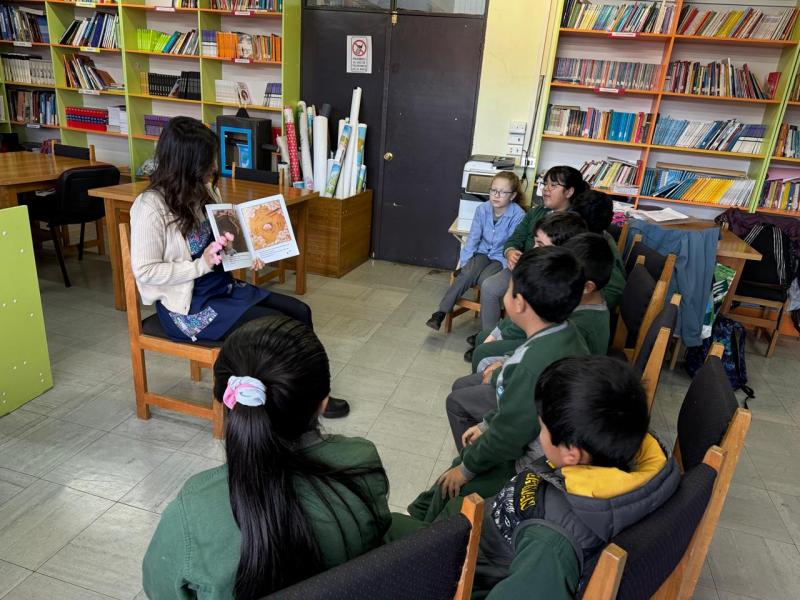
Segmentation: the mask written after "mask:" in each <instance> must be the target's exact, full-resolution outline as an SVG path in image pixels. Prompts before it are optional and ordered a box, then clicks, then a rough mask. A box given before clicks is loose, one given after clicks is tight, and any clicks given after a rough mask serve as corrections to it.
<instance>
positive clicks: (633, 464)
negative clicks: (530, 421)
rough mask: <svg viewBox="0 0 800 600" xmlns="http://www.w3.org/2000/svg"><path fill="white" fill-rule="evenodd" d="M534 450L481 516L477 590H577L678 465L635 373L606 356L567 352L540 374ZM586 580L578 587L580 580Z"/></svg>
mask: <svg viewBox="0 0 800 600" xmlns="http://www.w3.org/2000/svg"><path fill="white" fill-rule="evenodd" d="M531 396H533V397H532V398H531V399H532V400H533V399H535V403H536V408H537V411H538V421H539V425H538V426H537V429H539V427H541V430H540V431H541V432H540V433H539V440H538V441H539V445H540V452H539V457H538V458H537V459H536V460H535V461H534V462H533V463H532V464H531V465H530V466H529V467H528V468H526V469H524V470H522V471H520V472H519V473H518V474H517V475H516V476H515V477H513V478H512V479H511V480H510V481H509V482H508V483H507V484H506V485H505V486H504V487H503V488H502V489H501V490H500V493H498V494H497V496H496V497H495V499H494V503H493V505H492V507H491V510H487V511H486V513H485V515H484V522H483V529H482V532H481V540H480V550H479V554H478V564H477V569H476V575H475V588H474V591H473V596H472V597H473V598H484V597H487V596H486V594H487V592H489V594H488V598H489V599H491V600H505V599H509V600H511V599H512V598H513V599H516V598H527V597H530V594H531V590H536V597H537V598H547V599H548V600H553V599H558V600H560V599H566V598H575V597H576V595H577V593H578V592H579V583H580V584H585V580H587V579H588V576H589V575H590V572H589V571H590V570H589V569H586V572H584V570H583V567H584V565H586V564H588V563H589V562H591V561H592V560H593V558H594V557H595V556H596V555H597V553H598V552H600V551H601V550H602V548H603V547H604V546H605V545H606V544H608V542H609V540H610V539H611V538H612V537H614V536H615V535H617V534H618V533H619V532H620V531H622V530H623V529H625V528H626V527H630V526H631V525H633V524H634V523H636V522H637V521H640V520H641V519H643V518H645V517H646V516H647V515H648V514H650V513H652V512H653V511H655V510H656V509H657V508H658V507H659V506H661V505H662V504H663V503H664V502H666V501H667V499H669V497H670V496H671V495H672V494H673V493H674V492H675V490H676V489H677V487H678V482H679V480H680V473H679V470H678V466H677V464H676V463H675V460H674V459H673V458H668V457H667V454H666V453H665V451H664V449H663V448H662V447H661V445H660V444H659V442H658V440H656V439H655V438H654V437H653V436H652V435H650V434H648V433H647V429H648V425H649V416H648V413H647V402H646V400H645V393H644V390H643V389H642V386H641V384H640V383H639V376H638V375H637V374H636V373H635V372H634V371H633V369H632V368H631V367H629V366H628V365H626V364H625V363H621V362H619V361H618V360H616V359H614V358H609V357H606V356H578V357H571V358H564V359H562V360H559V361H557V362H555V363H553V364H551V365H550V366H549V367H548V368H547V369H545V370H544V372H543V373H542V375H541V377H539V380H538V381H537V382H536V388H535V394H531ZM581 587H582V586H581Z"/></svg>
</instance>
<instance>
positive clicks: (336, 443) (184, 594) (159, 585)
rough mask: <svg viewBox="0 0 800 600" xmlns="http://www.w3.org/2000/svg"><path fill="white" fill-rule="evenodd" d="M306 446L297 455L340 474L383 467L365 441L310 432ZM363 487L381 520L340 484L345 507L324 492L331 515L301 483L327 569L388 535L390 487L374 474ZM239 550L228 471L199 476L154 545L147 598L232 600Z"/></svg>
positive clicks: (146, 575)
mask: <svg viewBox="0 0 800 600" xmlns="http://www.w3.org/2000/svg"><path fill="white" fill-rule="evenodd" d="M300 444H301V445H302V446H303V449H302V450H299V451H301V452H306V453H307V454H308V455H309V456H311V457H313V458H315V459H316V460H318V461H320V462H323V463H325V464H328V465H331V466H334V467H338V468H357V467H380V466H381V460H380V457H379V456H378V452H377V450H376V449H375V446H374V445H373V444H372V442H369V441H367V440H365V439H363V438H348V437H344V436H339V435H334V436H326V437H325V438H322V437H320V435H319V434H318V433H317V432H310V433H308V434H305V435H304V436H303V438H301V442H300ZM360 481H361V485H362V489H364V491H365V492H366V493H367V495H368V497H370V498H371V499H372V506H373V509H374V511H375V513H376V514H377V515H378V519H377V520H375V519H374V518H373V517H372V515H371V513H370V511H369V510H368V508H367V507H366V506H365V505H364V504H363V503H362V502H361V500H359V499H358V498H357V497H356V496H355V495H354V494H352V493H351V492H350V491H349V490H347V489H346V488H344V487H343V486H341V487H340V486H338V484H335V485H337V491H338V493H339V494H341V496H342V497H343V498H344V499H345V500H344V501H343V500H342V499H341V498H340V497H339V496H338V495H337V494H336V493H335V492H334V491H333V489H331V488H325V489H326V491H325V492H323V493H324V495H325V500H326V501H327V502H328V503H330V505H331V506H332V507H333V512H331V511H330V510H329V509H328V507H327V506H326V503H325V501H323V500H321V499H320V497H319V496H318V495H317V494H316V493H315V492H314V491H313V490H312V489H311V486H310V485H309V484H308V483H307V482H305V481H302V480H297V482H296V487H295V489H296V491H297V495H298V496H299V497H300V499H301V501H302V505H303V510H304V511H305V514H306V518H307V519H308V522H309V523H310V525H311V528H312V530H313V532H314V536H315V538H316V540H317V543H318V544H319V549H320V553H321V555H322V562H323V564H324V566H325V568H326V569H327V568H330V567H334V566H336V565H339V564H341V563H343V562H346V561H347V560H349V559H351V558H354V557H356V556H358V555H360V554H363V553H365V552H367V551H369V550H372V549H373V548H375V547H377V546H379V545H380V544H381V541H382V538H383V535H384V534H385V533H386V532H387V530H388V529H389V525H390V522H391V516H390V512H389V505H388V502H387V494H388V489H387V484H386V480H385V479H384V478H383V477H382V476H381V475H380V474H370V475H365V476H363V477H361V479H360ZM351 511H352V512H351ZM334 514H335V517H334ZM337 519H338V521H340V522H341V525H342V529H340V528H339V526H338V524H337ZM240 545H241V533H240V531H239V528H238V526H237V525H236V522H235V521H234V518H233V511H232V510H231V504H230V498H229V494H228V469H227V466H225V465H222V466H220V467H217V468H215V469H210V470H208V471H203V472H202V473H198V474H197V475H194V476H193V477H191V478H189V480H188V481H187V482H186V483H185V484H184V486H183V488H182V489H181V491H180V493H179V494H178V496H177V498H175V500H173V501H172V502H171V503H170V504H169V506H167V509H166V510H165V511H164V513H163V514H162V515H161V521H160V522H159V524H158V528H157V529H156V532H155V534H154V535H153V539H152V540H151V541H150V546H149V548H148V549H147V553H146V554H145V557H144V562H143V564H142V571H143V584H144V591H145V593H146V594H147V597H148V598H150V600H160V599H166V598H169V599H175V598H179V599H189V598H203V599H206V600H223V599H225V600H229V599H230V598H232V597H233V584H234V579H235V576H236V568H237V565H238V564H239V547H240ZM298 559H301V557H298Z"/></svg>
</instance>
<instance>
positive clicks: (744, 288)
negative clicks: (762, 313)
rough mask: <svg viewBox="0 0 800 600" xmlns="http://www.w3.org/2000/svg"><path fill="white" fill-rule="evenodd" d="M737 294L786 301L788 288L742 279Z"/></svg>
mask: <svg viewBox="0 0 800 600" xmlns="http://www.w3.org/2000/svg"><path fill="white" fill-rule="evenodd" d="M736 295H737V296H750V297H751V298H758V299H760V300H773V301H775V302H786V290H785V289H784V288H782V287H781V286H779V285H767V284H760V283H755V282H750V281H740V282H739V285H738V286H737V287H736Z"/></svg>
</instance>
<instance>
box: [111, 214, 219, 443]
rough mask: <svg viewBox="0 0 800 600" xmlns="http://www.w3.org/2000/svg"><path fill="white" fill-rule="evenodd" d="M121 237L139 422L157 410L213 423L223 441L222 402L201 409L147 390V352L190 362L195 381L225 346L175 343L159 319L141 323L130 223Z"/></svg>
mask: <svg viewBox="0 0 800 600" xmlns="http://www.w3.org/2000/svg"><path fill="white" fill-rule="evenodd" d="M119 237H120V252H121V253H122V273H123V282H124V287H125V301H126V304H127V313H128V336H129V338H130V343H131V362H132V363H133V389H134V392H135V394H136V416H137V417H139V418H140V419H149V418H150V407H151V406H157V407H159V408H164V409H167V410H172V411H175V412H179V413H182V414H185V415H191V416H193V417H199V418H201V419H206V420H208V421H211V423H212V428H213V434H214V437H215V438H218V439H219V438H222V426H223V411H222V403H221V402H217V401H216V400H214V398H210V400H211V406H210V407H203V406H198V405H197V403H195V402H191V401H188V400H180V399H178V398H173V397H170V396H164V395H161V394H154V393H152V392H150V391H149V390H148V387H147V368H146V365H145V350H148V351H150V352H158V353H160V354H167V355H170V356H177V357H180V358H185V359H187V360H189V361H190V364H191V370H192V379H195V380H197V379H199V378H200V377H199V375H200V368H201V367H205V368H208V369H211V368H212V367H213V366H214V363H215V362H216V360H217V356H218V355H219V350H220V347H221V346H222V342H196V343H181V342H173V341H172V340H170V339H169V337H167V335H166V333H164V330H163V328H162V327H161V323H160V322H159V320H158V315H155V314H153V315H150V316H149V317H147V318H146V319H144V320H142V312H141V307H140V303H139V291H138V290H137V288H136V280H135V279H134V276H133V269H132V267H131V247H130V225H129V224H128V223H121V224H120V226H119Z"/></svg>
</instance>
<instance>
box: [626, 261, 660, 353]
mask: <svg viewBox="0 0 800 600" xmlns="http://www.w3.org/2000/svg"><path fill="white" fill-rule="evenodd" d="M655 288H656V281H655V279H654V278H653V277H651V276H650V273H648V271H647V269H645V268H644V267H643V266H642V265H636V266H635V267H634V268H633V269H632V270H631V273H630V275H629V276H628V281H627V282H626V283H625V289H624V290H623V291H622V298H621V299H620V302H619V314H620V317H621V318H622V321H623V323H625V327H627V328H628V339H627V340H626V342H625V347H626V348H632V347H633V346H635V345H636V338H637V337H638V335H639V328H640V327H641V326H642V320H643V319H644V315H645V313H646V312H647V307H648V305H649V304H650V298H651V297H652V296H653V292H654V291H655Z"/></svg>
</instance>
